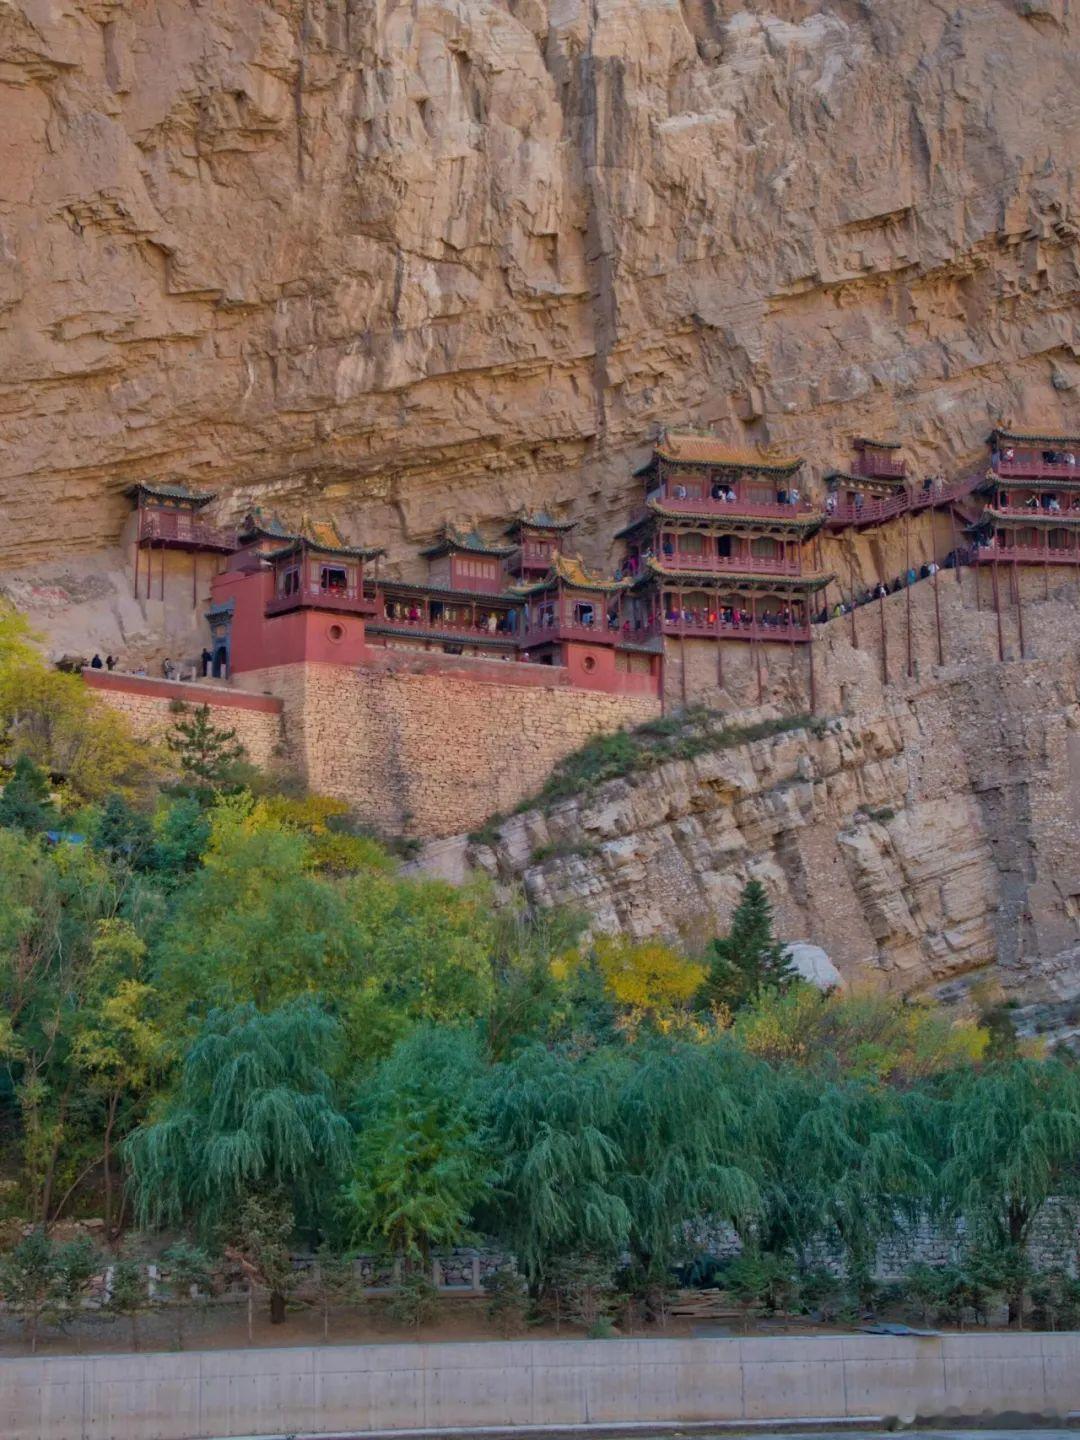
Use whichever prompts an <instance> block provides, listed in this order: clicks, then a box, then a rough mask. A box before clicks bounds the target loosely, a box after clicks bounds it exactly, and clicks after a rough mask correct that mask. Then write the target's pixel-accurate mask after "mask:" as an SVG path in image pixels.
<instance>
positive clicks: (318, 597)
mask: <svg viewBox="0 0 1080 1440" xmlns="http://www.w3.org/2000/svg"><path fill="white" fill-rule="evenodd" d="M308 606H310V607H312V608H314V609H317V610H337V611H340V612H342V613H343V614H351V615H370V614H373V613H374V610H375V600H374V598H373V597H372V596H370V595H365V594H363V593H362V591H360V590H359V589H357V588H356V587H355V586H354V587H350V588H349V589H346V590H322V589H320V588H319V586H318V585H302V586H301V587H300V589H299V590H294V591H293V593H292V594H291V595H274V596H273V597H272V598H271V599H269V600H268V601H267V602H266V614H267V615H284V614H286V613H287V612H288V611H290V610H302V609H304V608H305V607H308Z"/></svg>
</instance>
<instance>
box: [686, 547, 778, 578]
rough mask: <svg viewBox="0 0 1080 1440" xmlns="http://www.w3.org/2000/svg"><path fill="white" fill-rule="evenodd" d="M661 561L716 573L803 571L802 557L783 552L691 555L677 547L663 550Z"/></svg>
mask: <svg viewBox="0 0 1080 1440" xmlns="http://www.w3.org/2000/svg"><path fill="white" fill-rule="evenodd" d="M659 563H660V564H661V565H663V567H664V568H665V569H666V570H696V571H698V572H699V573H705V572H708V573H709V574H716V575H726V574H729V573H730V574H732V575H801V574H802V561H801V559H799V558H798V557H796V558H795V559H794V560H792V559H785V558H784V557H782V556H779V555H690V554H687V553H686V551H676V552H675V554H673V555H664V554H661V555H660V557H659Z"/></svg>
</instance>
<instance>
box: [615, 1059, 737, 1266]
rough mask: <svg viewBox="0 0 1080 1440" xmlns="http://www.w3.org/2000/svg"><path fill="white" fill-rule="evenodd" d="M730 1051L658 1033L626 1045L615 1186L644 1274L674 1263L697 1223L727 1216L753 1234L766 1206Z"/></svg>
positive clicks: (618, 1074) (618, 1085)
mask: <svg viewBox="0 0 1080 1440" xmlns="http://www.w3.org/2000/svg"><path fill="white" fill-rule="evenodd" d="M725 1050H726V1047H723V1046H715V1045H700V1044H694V1043H689V1042H686V1041H678V1040H674V1041H673V1040H666V1039H656V1040H654V1041H652V1042H651V1043H649V1044H643V1045H641V1046H638V1047H632V1048H631V1049H630V1050H629V1051H628V1052H626V1054H625V1055H624V1056H622V1057H621V1059H620V1063H619V1064H618V1066H617V1068H616V1071H615V1073H614V1075H613V1079H614V1081H615V1093H614V1097H613V1107H612V1108H613V1114H612V1119H611V1135H612V1138H613V1140H614V1141H615V1143H616V1145H617V1146H618V1149H619V1154H620V1164H619V1166H618V1167H617V1170H616V1172H615V1178H614V1189H615V1192H616V1194H617V1195H618V1196H619V1197H620V1199H621V1200H622V1201H623V1203H624V1204H625V1206H626V1209H627V1212H628V1215H629V1217H630V1224H629V1234H628V1243H629V1248H630V1251H631V1253H632V1255H633V1256H634V1259H635V1261H636V1262H637V1265H638V1267H639V1269H640V1270H641V1272H642V1275H643V1276H650V1275H651V1276H656V1275H663V1274H665V1273H666V1272H667V1270H668V1268H669V1266H670V1265H671V1264H672V1262H673V1261H674V1260H675V1259H676V1258H678V1252H679V1251H680V1250H685V1248H686V1246H687V1243H688V1241H687V1227H688V1225H691V1224H693V1223H695V1222H696V1223H698V1224H710V1223H716V1222H717V1221H726V1222H728V1223H729V1224H731V1225H733V1226H734V1227H735V1228H736V1229H738V1230H740V1231H742V1232H744V1233H746V1232H747V1231H748V1229H749V1228H750V1224H751V1222H752V1220H753V1219H754V1218H755V1217H756V1215H757V1213H758V1210H759V1206H760V1195H759V1192H758V1188H757V1185H756V1183H755V1180H754V1178H753V1175H752V1173H751V1169H750V1168H748V1165H747V1156H746V1154H745V1150H744V1148H743V1142H744V1131H743V1125H742V1115H741V1113H740V1106H739V1102H738V1100H737V1098H736V1096H735V1095H734V1094H733V1093H732V1090H731V1088H730V1087H729V1084H728V1067H727V1065H726V1063H725V1059H726V1056H725Z"/></svg>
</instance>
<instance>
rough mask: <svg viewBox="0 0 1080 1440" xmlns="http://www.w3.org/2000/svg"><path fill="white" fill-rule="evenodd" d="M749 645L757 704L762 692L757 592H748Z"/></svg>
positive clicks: (759, 702) (760, 699) (759, 701)
mask: <svg viewBox="0 0 1080 1440" xmlns="http://www.w3.org/2000/svg"><path fill="white" fill-rule="evenodd" d="M750 644H751V645H752V646H753V649H754V663H755V666H756V667H757V703H758V704H759V705H760V704H761V701H762V696H763V693H764V692H763V691H762V688H761V643H760V641H759V640H758V637H757V592H756V591H754V590H751V592H750Z"/></svg>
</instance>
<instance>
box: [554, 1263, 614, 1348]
mask: <svg viewBox="0 0 1080 1440" xmlns="http://www.w3.org/2000/svg"><path fill="white" fill-rule="evenodd" d="M545 1294H546V1297H547V1299H548V1302H549V1304H551V1305H552V1306H553V1307H554V1309H555V1314H556V1319H557V1320H563V1319H565V1320H569V1321H571V1322H572V1323H573V1324H575V1325H580V1326H582V1327H583V1328H584V1329H585V1330H586V1331H587V1332H588V1334H589V1336H590V1338H592V1339H594V1340H606V1339H607V1338H608V1336H609V1335H611V1334H612V1333H613V1332H612V1315H613V1314H614V1310H615V1302H616V1289H615V1265H614V1262H613V1261H612V1259H611V1258H610V1257H609V1256H607V1255H593V1254H590V1253H589V1252H587V1251H585V1252H582V1251H571V1252H570V1253H568V1254H566V1255H561V1256H559V1258H558V1259H557V1260H556V1261H555V1262H554V1263H553V1264H552V1265H551V1267H550V1271H549V1274H548V1277H547V1281H546V1284H545Z"/></svg>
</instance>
